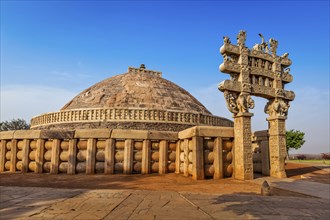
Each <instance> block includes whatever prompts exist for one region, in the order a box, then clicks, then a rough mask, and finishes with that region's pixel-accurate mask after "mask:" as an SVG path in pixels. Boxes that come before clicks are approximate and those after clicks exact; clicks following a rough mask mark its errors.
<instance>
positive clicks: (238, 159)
mask: <svg viewBox="0 0 330 220" xmlns="http://www.w3.org/2000/svg"><path fill="white" fill-rule="evenodd" d="M259 36H260V37H261V38H262V42H261V44H256V45H255V46H254V47H253V48H252V49H248V48H247V47H246V46H245V41H246V31H240V32H239V33H238V35H237V45H233V44H231V41H230V39H229V37H224V38H223V39H224V45H223V46H222V47H221V48H220V53H221V54H222V55H223V57H224V62H223V63H222V64H221V65H220V71H221V72H224V73H228V74H230V80H225V81H223V82H221V83H220V84H219V90H220V91H222V92H224V97H225V100H226V102H227V107H228V110H229V111H230V112H232V113H233V117H234V131H235V148H234V155H235V161H234V163H235V165H234V167H235V169H234V176H235V178H237V179H244V180H245V179H253V161H252V148H251V139H250V137H251V117H252V116H253V114H252V113H249V109H253V108H254V101H253V99H252V98H251V95H255V96H258V97H263V98H266V99H268V103H267V104H266V106H265V113H267V114H268V115H269V117H268V118H267V121H268V122H269V136H270V137H269V149H270V175H271V176H274V177H285V176H286V174H285V168H284V160H285V157H286V139H285V120H286V118H287V115H288V110H289V107H290V104H289V102H290V101H292V100H293V99H294V98H295V94H294V92H292V91H287V90H285V89H284V85H285V84H287V83H290V82H291V81H292V79H293V77H292V75H291V74H290V68H288V67H289V66H290V65H291V63H292V62H291V60H290V59H289V58H288V55H289V54H288V53H285V54H284V55H282V56H278V55H277V54H276V52H277V46H278V41H277V40H275V39H272V38H271V39H270V40H269V45H268V43H266V42H265V41H264V38H263V36H262V34H259Z"/></svg>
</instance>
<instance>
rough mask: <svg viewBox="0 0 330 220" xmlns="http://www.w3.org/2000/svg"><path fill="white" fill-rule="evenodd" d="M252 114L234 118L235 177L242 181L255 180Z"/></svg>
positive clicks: (243, 114) (245, 113)
mask: <svg viewBox="0 0 330 220" xmlns="http://www.w3.org/2000/svg"><path fill="white" fill-rule="evenodd" d="M252 116H253V114H252V113H249V112H244V113H239V114H237V115H236V116H234V131H235V133H234V137H235V145H234V155H235V160H234V177H235V179H240V180H251V179H253V159H252V142H251V117H252Z"/></svg>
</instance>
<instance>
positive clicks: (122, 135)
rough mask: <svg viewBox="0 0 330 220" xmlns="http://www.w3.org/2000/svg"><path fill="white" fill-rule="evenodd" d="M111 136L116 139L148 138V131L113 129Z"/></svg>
mask: <svg viewBox="0 0 330 220" xmlns="http://www.w3.org/2000/svg"><path fill="white" fill-rule="evenodd" d="M111 138H116V139H142V140H144V139H148V131H146V130H124V129H113V130H112V133H111Z"/></svg>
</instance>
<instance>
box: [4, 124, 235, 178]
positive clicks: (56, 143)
mask: <svg viewBox="0 0 330 220" xmlns="http://www.w3.org/2000/svg"><path fill="white" fill-rule="evenodd" d="M179 138H180V139H179ZM0 140H1V148H0V172H1V173H3V172H22V173H28V172H34V173H51V174H58V173H67V174H76V173H86V174H94V173H104V174H138V173H141V174H149V173H159V174H165V173H171V172H176V173H183V174H184V175H185V176H189V175H192V177H193V178H194V179H204V178H208V177H213V178H223V177H229V176H231V173H232V169H233V168H232V165H231V163H230V161H231V160H232V154H231V148H232V141H233V128H225V127H210V126H197V127H193V128H190V129H187V130H184V131H182V132H180V133H178V132H168V131H167V132H165V131H146V130H120V129H113V130H111V129H79V130H74V131H65V130H17V131H5V132H0ZM182 152H183V154H182ZM212 170H213V171H212ZM204 173H205V174H204Z"/></svg>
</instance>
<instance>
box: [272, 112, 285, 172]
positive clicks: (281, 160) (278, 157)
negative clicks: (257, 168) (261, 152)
mask: <svg viewBox="0 0 330 220" xmlns="http://www.w3.org/2000/svg"><path fill="white" fill-rule="evenodd" d="M285 120H286V117H285V116H276V117H269V118H267V121H268V122H269V158H270V176H271V177H278V178H285V177H286V173H285V158H286V154H287V151H286V137H285Z"/></svg>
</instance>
